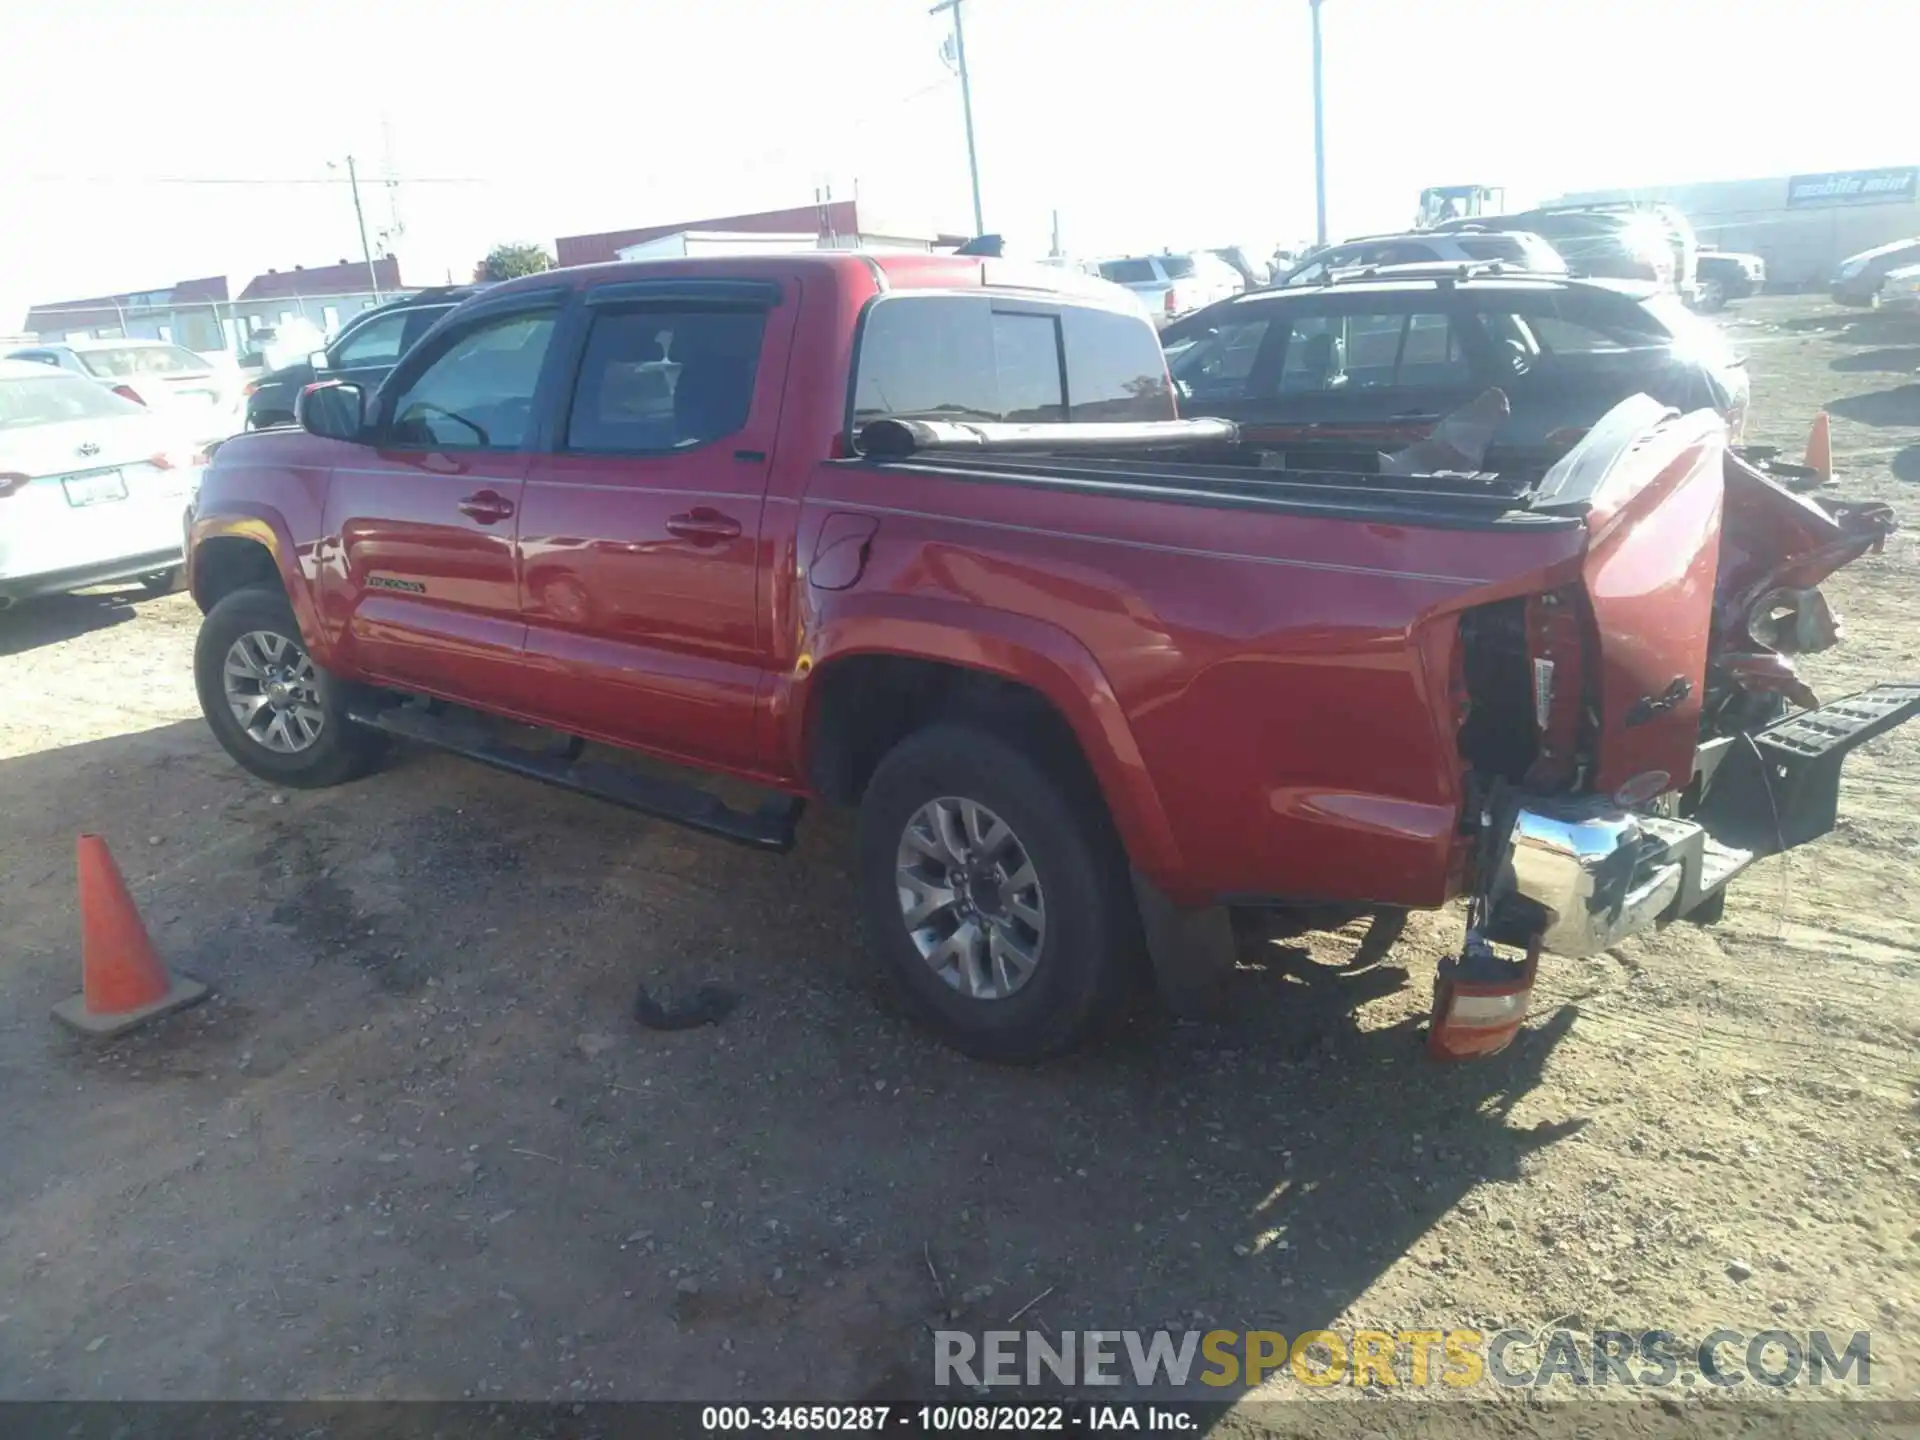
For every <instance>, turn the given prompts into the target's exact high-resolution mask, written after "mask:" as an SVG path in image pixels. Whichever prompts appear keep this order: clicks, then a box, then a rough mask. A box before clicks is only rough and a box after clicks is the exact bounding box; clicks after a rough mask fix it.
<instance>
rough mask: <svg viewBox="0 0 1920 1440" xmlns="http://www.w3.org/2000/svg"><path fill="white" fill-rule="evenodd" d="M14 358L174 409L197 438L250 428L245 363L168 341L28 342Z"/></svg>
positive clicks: (216, 437) (212, 437)
mask: <svg viewBox="0 0 1920 1440" xmlns="http://www.w3.org/2000/svg"><path fill="white" fill-rule="evenodd" d="M8 358H9V359H11V360H29V361H32V362H34V363H35V364H39V365H56V366H58V367H59V368H60V369H62V370H67V371H71V372H72V373H73V374H75V375H84V376H85V377H86V378H87V379H89V380H92V381H95V382H96V383H98V384H100V385H104V386H105V387H106V388H107V389H109V390H111V391H112V392H113V393H114V394H116V395H118V396H120V397H121V398H122V399H125V400H131V401H133V402H134V403H136V404H139V405H144V406H146V407H147V408H148V409H149V410H165V411H168V412H170V413H171V414H174V415H177V416H178V417H179V419H180V421H181V423H182V424H184V425H186V426H187V427H188V428H190V429H192V430H193V431H194V432H195V434H194V438H195V439H196V440H201V441H209V440H224V439H225V438H226V437H227V436H229V435H234V434H238V433H239V432H240V431H241V430H243V429H245V428H246V396H245V395H244V393H243V389H244V385H243V381H242V379H241V375H240V371H239V368H238V367H237V366H235V365H234V364H233V363H232V362H231V361H230V360H227V359H225V358H222V359H221V360H219V361H214V360H209V359H208V358H207V357H206V356H204V355H201V354H198V353H196V352H195V351H192V350H188V349H186V348H184V347H183V346H179V345H173V344H170V343H168V342H167V341H165V340H65V341H62V342H60V343H59V344H57V345H28V346H23V347H22V348H20V349H18V350H15V351H13V352H12V353H11V354H10V355H9V356H8Z"/></svg>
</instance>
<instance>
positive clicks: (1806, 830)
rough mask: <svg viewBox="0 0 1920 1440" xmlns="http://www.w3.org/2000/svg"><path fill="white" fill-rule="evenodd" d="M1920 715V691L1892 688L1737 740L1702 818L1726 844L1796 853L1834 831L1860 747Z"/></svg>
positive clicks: (1850, 697)
mask: <svg viewBox="0 0 1920 1440" xmlns="http://www.w3.org/2000/svg"><path fill="white" fill-rule="evenodd" d="M1916 714H1920V685H1916V684H1897V683H1889V684H1883V685H1875V686H1874V687H1873V688H1872V689H1870V690H1862V691H1860V692H1859V693H1858V694H1855V695H1848V696H1845V697H1843V698H1842V699H1839V700H1835V701H1832V702H1831V703H1829V704H1826V705H1822V706H1821V707H1820V708H1819V709H1818V710H1803V711H1801V712H1799V713H1798V714H1795V715H1789V716H1787V717H1786V718H1785V719H1784V720H1776V721H1775V722H1774V723H1773V724H1771V725H1769V726H1767V728H1766V729H1764V730H1762V731H1760V732H1759V733H1758V734H1756V735H1754V736H1753V737H1752V741H1751V743H1750V744H1749V743H1741V742H1739V741H1736V742H1735V743H1734V745H1733V747H1732V748H1731V749H1730V750H1729V751H1728V752H1727V754H1726V757H1725V758H1724V759H1723V760H1722V761H1721V763H1720V766H1719V768H1718V769H1717V770H1716V771H1715V772H1714V775H1713V781H1712V783H1711V784H1710V785H1709V786H1708V787H1707V793H1706V795H1705V796H1704V797H1703V799H1702V801H1701V804H1700V809H1699V812H1698V814H1697V816H1696V817H1695V818H1697V819H1698V820H1699V821H1700V822H1701V823H1702V824H1704V825H1705V826H1706V827H1707V829H1709V830H1710V831H1712V832H1713V834H1714V836H1715V837H1716V838H1717V839H1719V840H1721V841H1722V842H1724V843H1726V844H1729V845H1734V846H1738V847H1739V848H1742V849H1748V850H1753V851H1756V852H1757V853H1759V854H1763V855H1767V854H1772V853H1774V852H1775V851H1779V850H1791V849H1792V848H1793V847H1794V846H1796V845H1804V844H1806V842H1807V841H1809V840H1815V839H1818V838H1819V837H1820V836H1822V835H1824V834H1826V833H1827V832H1828V831H1829V830H1831V829H1833V826H1834V822H1835V820H1836V819H1837V818H1838V816H1839V809H1840V767H1841V765H1842V764H1843V763H1844V762H1845V760H1846V758H1847V756H1848V755H1849V754H1850V753H1851V752H1852V751H1853V750H1854V749H1856V748H1857V747H1858V746H1860V745H1863V744H1865V743H1866V742H1867V741H1868V740H1871V739H1873V738H1874V737H1875V736H1877V735H1884V734H1885V733H1886V732H1887V731H1889V730H1891V729H1893V728H1894V727H1895V726H1897V725H1904V724H1905V723H1906V722H1907V721H1909V720H1911V719H1912V718H1913V717H1914V716H1915V715H1916Z"/></svg>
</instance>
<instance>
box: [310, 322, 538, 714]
mask: <svg viewBox="0 0 1920 1440" xmlns="http://www.w3.org/2000/svg"><path fill="white" fill-rule="evenodd" d="M561 297H562V292H559V291H557V290H556V291H554V292H537V293H533V294H527V293H524V292H523V294H522V295H519V296H513V297H502V300H503V302H505V303H502V304H500V305H497V306H492V307H487V308H484V309H482V310H479V311H476V312H475V313H474V314H473V315H472V316H470V317H469V318H468V319H467V320H466V321H465V323H463V324H461V325H460V326H459V327H458V328H457V329H454V330H450V331H449V332H447V333H446V334H445V335H444V336H442V337H441V338H440V340H439V341H438V342H437V343H435V344H434V345H433V346H432V349H431V351H429V352H426V353H416V354H415V355H411V356H409V357H407V360H406V362H405V364H404V365H403V367H402V368H401V369H400V370H399V371H397V372H396V373H395V375H394V377H393V383H392V384H391V385H389V386H388V388H387V389H386V390H385V391H383V392H382V394H381V397H380V401H379V404H378V406H377V407H376V412H375V414H374V417H373V421H372V430H371V436H370V443H369V444H367V445H366V446H364V447H362V448H360V449H359V450H358V451H357V452H356V455H355V462H356V463H352V464H348V465H342V466H340V467H339V468H337V469H336V470H335V471H334V473H333V482H332V485H331V487H330V488H329V491H328V499H327V512H328V521H327V533H328V534H329V535H332V536H337V537H338V543H339V547H340V561H341V563H340V564H339V565H337V566H324V567H323V568H322V581H321V583H322V586H323V591H324V594H325V603H326V605H327V606H328V608H329V613H330V614H331V615H333V616H334V617H336V618H337V619H338V620H339V621H340V622H341V623H342V624H343V625H344V628H345V636H346V643H347V644H348V646H349V647H350V649H351V653H352V656H353V659H354V662H355V665H356V667H357V668H358V669H360V670H362V671H364V672H365V673H366V674H367V675H369V676H371V677H373V678H376V679H379V680H382V681H386V682H389V683H392V684H396V685H400V686H417V687H418V688H420V689H423V690H427V691H430V692H433V693H435V694H440V695H446V696H449V697H451V698H453V699H458V700H471V701H472V702H473V703H476V704H480V705H489V706H493V707H498V708H513V707H514V706H515V705H516V703H517V698H518V695H519V693H520V688H521V672H520V652H521V640H522V637H523V636H524V634H525V631H526V625H525V622H524V621H523V620H522V619H521V616H520V596H519V583H518V574H517V567H516V556H515V552H514V543H513V542H514V524H515V520H516V518H517V516H518V512H519V507H520V499H521V490H522V485H523V482H524V480H525V477H526V470H527V463H528V451H529V447H530V446H531V445H532V444H533V443H534V440H535V435H534V431H535V425H534V419H533V417H534V415H535V413H536V411H535V405H534V400H535V394H536V390H537V388H538V386H539V384H540V379H541V376H542V373H543V371H544V370H545V368H546V361H547V354H548V348H549V345H550V342H551V341H552V338H553V334H554V328H555V324H556V322H557V320H558V317H559V313H560V311H559V301H560V299H561Z"/></svg>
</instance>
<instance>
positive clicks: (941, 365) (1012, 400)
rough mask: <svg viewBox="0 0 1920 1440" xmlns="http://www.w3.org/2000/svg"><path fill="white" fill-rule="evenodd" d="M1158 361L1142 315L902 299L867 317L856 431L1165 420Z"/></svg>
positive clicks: (982, 300)
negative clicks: (897, 425) (910, 424)
mask: <svg viewBox="0 0 1920 1440" xmlns="http://www.w3.org/2000/svg"><path fill="white" fill-rule="evenodd" d="M1172 414H1173V409H1172V402H1171V399H1170V398H1169V393H1168V388H1167V383H1166V370H1165V362H1164V361H1163V360H1162V359H1161V355H1160V344H1159V341H1158V339H1156V338H1155V335H1154V330H1153V326H1152V325H1151V324H1150V323H1149V322H1148V321H1147V320H1146V319H1145V318H1144V317H1140V316H1129V315H1122V314H1120V313H1118V312H1109V311H1103V310H1095V309H1087V308H1081V307H1078V306H1070V305H1069V306H1062V307H1060V309H1059V311H1058V312H1057V313H1056V312H1053V311H1051V310H1048V311H1041V310H1038V309H1033V310H1028V309H1014V308H1001V309H996V308H995V306H994V303H993V301H992V300H991V299H989V298H988V297H986V296H979V297H974V296H948V295H938V296H933V295H930V296H913V295H903V296H899V297H897V298H894V299H887V300H880V301H877V302H875V303H874V304H873V306H872V308H870V309H869V310H868V312H867V318H866V323H865V325H864V327H863V330H862V333H861V338H860V357H859V373H858V375H857V376H856V378H855V381H854V392H853V423H854V427H855V429H856V430H857V429H858V428H859V427H860V426H861V425H864V424H866V423H867V422H868V421H871V420H878V419H881V418H882V417H885V416H899V417H903V418H921V419H935V418H942V417H947V418H953V419H959V420H982V421H990V422H991V421H1005V422H1010V423H1016V424H1032V423H1037V422H1047V421H1057V420H1061V419H1073V420H1123V419H1124V420H1135V419H1148V420H1163V419H1170V418H1172Z"/></svg>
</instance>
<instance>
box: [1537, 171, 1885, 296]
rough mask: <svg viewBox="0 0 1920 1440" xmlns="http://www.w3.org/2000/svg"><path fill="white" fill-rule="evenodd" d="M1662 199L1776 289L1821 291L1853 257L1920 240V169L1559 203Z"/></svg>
mask: <svg viewBox="0 0 1920 1440" xmlns="http://www.w3.org/2000/svg"><path fill="white" fill-rule="evenodd" d="M1601 200H1664V201H1666V202H1667V203H1669V204H1671V205H1675V206H1678V207H1679V208H1680V210H1681V211H1682V212H1683V213H1684V214H1685V215H1686V216H1687V218H1688V219H1689V220H1691V221H1693V228H1694V229H1695V230H1696V231H1698V232H1699V235H1700V243H1701V245H1702V246H1704V247H1707V248H1710V249H1715V250H1736V251H1741V252H1743V253H1746V254H1752V255H1758V256H1760V257H1762V258H1763V259H1764V260H1765V261H1766V262H1767V281H1768V283H1769V284H1770V285H1777V286H1783V287H1800V288H1814V289H1817V288H1819V287H1821V286H1824V285H1825V284H1826V283H1827V281H1828V280H1829V279H1831V278H1832V275H1833V272H1834V270H1835V269H1836V268H1837V267H1838V265H1839V263H1840V262H1841V261H1842V260H1844V259H1846V257H1847V256H1849V255H1853V254H1857V253H1858V252H1859V251H1862V250H1870V249H1872V248H1873V247H1874V246H1876V245H1884V244H1886V243H1888V242H1889V241H1893V240H1904V239H1907V238H1909V237H1920V166H1917V165H1906V166H1893V167H1890V168H1882V169H1878V170H1834V171H1828V172H1825V173H1822V174H1817V175H1780V176H1775V177H1774V178H1772V179H1768V180H1711V181H1707V182H1705V183H1702V184H1698V185H1650V186H1646V187H1644V188H1641V189H1629V190H1584V191H1579V192H1577V193H1574V194H1571V195H1565V196H1562V197H1561V199H1560V200H1559V201H1557V202H1555V203H1569V204H1584V203H1589V202H1592V201H1601Z"/></svg>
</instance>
